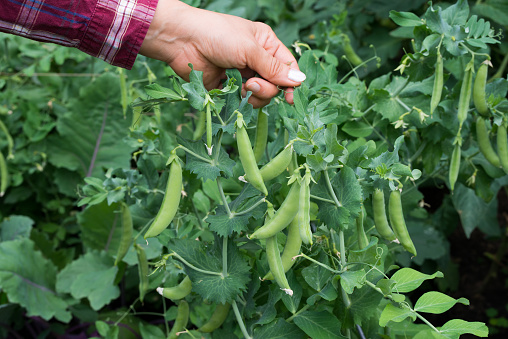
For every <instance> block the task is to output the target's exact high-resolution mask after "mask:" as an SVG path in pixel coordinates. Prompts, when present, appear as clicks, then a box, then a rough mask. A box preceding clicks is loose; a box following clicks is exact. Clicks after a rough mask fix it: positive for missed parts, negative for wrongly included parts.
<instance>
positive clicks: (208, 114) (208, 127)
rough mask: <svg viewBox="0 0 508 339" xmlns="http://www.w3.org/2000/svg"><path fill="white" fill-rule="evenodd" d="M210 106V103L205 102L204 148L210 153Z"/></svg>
mask: <svg viewBox="0 0 508 339" xmlns="http://www.w3.org/2000/svg"><path fill="white" fill-rule="evenodd" d="M212 148H213V145H212V108H211V107H210V103H207V104H206V150H207V151H208V155H212Z"/></svg>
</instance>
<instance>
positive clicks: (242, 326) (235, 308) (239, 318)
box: [231, 300, 253, 339]
mask: <svg viewBox="0 0 508 339" xmlns="http://www.w3.org/2000/svg"><path fill="white" fill-rule="evenodd" d="M231 306H233V311H234V312H235V316H236V321H238V326H240V329H241V330H242V333H243V336H244V337H245V339H253V338H252V337H251V336H250V335H249V332H247V329H246V328H245V324H244V323H243V319H242V315H241V314H240V311H239V310H238V305H237V304H236V301H235V300H233V301H232V302H231Z"/></svg>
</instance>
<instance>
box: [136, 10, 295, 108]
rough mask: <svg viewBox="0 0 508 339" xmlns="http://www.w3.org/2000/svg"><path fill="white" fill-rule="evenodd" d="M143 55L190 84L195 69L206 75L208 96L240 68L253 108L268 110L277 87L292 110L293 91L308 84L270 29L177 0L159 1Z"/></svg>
mask: <svg viewBox="0 0 508 339" xmlns="http://www.w3.org/2000/svg"><path fill="white" fill-rule="evenodd" d="M140 53H141V54H143V55H145V56H147V57H150V58H154V59H158V60H161V61H164V62H166V63H167V64H168V65H169V66H171V68H172V69H173V70H174V71H175V72H176V73H177V74H178V75H179V76H181V77H182V78H183V79H185V80H187V81H188V80H189V73H190V71H191V69H190V68H189V66H188V64H189V63H191V64H192V65H193V67H194V69H195V70H198V71H202V72H203V82H204V85H205V87H206V88H207V89H208V90H210V89H213V88H218V87H219V86H220V84H221V80H223V79H226V76H225V70H226V69H228V68H237V69H239V70H240V72H241V73H242V76H243V77H244V78H248V80H247V81H246V83H245V84H243V86H242V93H243V94H245V93H246V91H251V92H252V96H251V97H250V99H249V102H250V103H251V104H252V105H253V106H254V107H262V106H265V105H267V104H268V103H269V102H270V100H271V99H272V98H273V97H274V96H276V95H277V94H278V93H279V90H280V89H279V87H287V89H286V90H285V98H286V100H287V102H289V103H290V104H292V103H293V87H295V86H299V85H300V84H301V82H302V81H304V80H305V74H303V73H302V72H300V71H299V70H298V64H297V62H296V60H295V58H294V57H293V55H292V54H291V52H290V51H289V50H288V49H287V48H286V47H285V46H284V45H283V44H282V42H281V41H280V40H279V39H278V38H277V37H276V36H275V33H274V32H273V30H272V29H271V28H270V27H269V26H268V25H265V24H263V23H260V22H253V21H249V20H246V19H242V18H240V17H236V16H232V15H226V14H220V13H215V12H210V11H207V10H203V9H199V8H194V7H191V6H189V5H187V4H185V3H183V2H180V1H177V0H159V3H158V5H157V9H156V11H155V15H154V18H153V20H152V23H151V25H150V28H149V30H148V33H147V35H146V38H145V40H144V41H143V44H142V45H141V49H140ZM256 73H257V74H259V76H261V77H255V74H256Z"/></svg>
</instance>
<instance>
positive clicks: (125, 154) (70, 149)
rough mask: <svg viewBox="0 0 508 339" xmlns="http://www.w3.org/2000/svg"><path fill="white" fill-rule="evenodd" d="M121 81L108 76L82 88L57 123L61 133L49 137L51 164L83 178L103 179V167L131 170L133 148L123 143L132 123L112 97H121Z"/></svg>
mask: <svg viewBox="0 0 508 339" xmlns="http://www.w3.org/2000/svg"><path fill="white" fill-rule="evenodd" d="M118 87H119V86H118V79H117V78H116V77H115V76H114V75H113V74H111V73H105V74H103V75H101V76H100V77H98V78H97V79H95V80H94V81H92V82H91V83H90V84H89V85H88V86H85V87H83V88H81V90H80V94H79V97H77V98H75V99H73V100H71V102H70V103H69V106H70V107H72V109H69V110H68V111H67V112H66V113H65V114H63V115H62V116H61V117H60V118H59V119H58V121H57V131H58V133H53V134H51V135H50V136H49V137H48V138H46V142H47V151H46V153H47V155H48V161H49V162H50V163H51V164H53V165H54V166H56V167H62V168H66V169H68V170H70V171H78V172H79V173H80V174H81V175H82V176H85V175H92V176H102V175H103V168H129V167H130V160H131V152H133V151H134V150H135V148H134V147H131V146H129V145H127V144H126V143H125V142H124V141H123V140H124V138H125V137H126V136H127V134H128V131H129V126H130V121H128V120H127V119H124V118H123V113H122V108H121V106H120V104H119V102H117V101H118V100H112V99H111V98H119V97H120V93H119V89H118Z"/></svg>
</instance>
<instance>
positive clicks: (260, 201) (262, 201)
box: [232, 198, 266, 217]
mask: <svg viewBox="0 0 508 339" xmlns="http://www.w3.org/2000/svg"><path fill="white" fill-rule="evenodd" d="M265 201H266V199H265V198H262V199H260V200H259V201H258V202H256V203H255V204H254V205H252V206H251V207H249V208H247V209H246V210H243V211H240V212H233V213H232V214H233V216H235V217H236V216H239V215H244V214H247V213H249V212H250V211H252V210H253V209H255V208H256V207H258V206H259V205H260V204H262V203H264V202H265Z"/></svg>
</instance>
